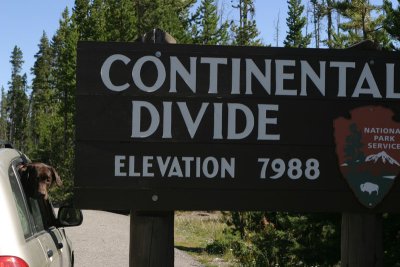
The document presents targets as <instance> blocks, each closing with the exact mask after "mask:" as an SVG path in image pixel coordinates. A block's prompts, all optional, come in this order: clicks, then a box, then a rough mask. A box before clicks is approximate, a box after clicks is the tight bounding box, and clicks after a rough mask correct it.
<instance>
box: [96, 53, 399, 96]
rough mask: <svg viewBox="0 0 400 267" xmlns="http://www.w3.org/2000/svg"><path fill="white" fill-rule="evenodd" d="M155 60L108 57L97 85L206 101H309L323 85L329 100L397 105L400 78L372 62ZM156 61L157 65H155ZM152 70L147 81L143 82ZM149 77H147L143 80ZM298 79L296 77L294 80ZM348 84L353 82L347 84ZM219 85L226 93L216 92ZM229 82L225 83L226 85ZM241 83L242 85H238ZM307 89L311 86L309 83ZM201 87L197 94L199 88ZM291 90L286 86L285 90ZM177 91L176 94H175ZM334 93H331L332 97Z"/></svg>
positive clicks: (391, 66) (392, 69) (388, 66)
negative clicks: (119, 70) (115, 72)
mask: <svg viewBox="0 0 400 267" xmlns="http://www.w3.org/2000/svg"><path fill="white" fill-rule="evenodd" d="M155 54H156V55H155V56H152V55H147V56H142V57H139V58H137V59H136V61H133V60H132V59H131V58H129V57H128V56H126V55H123V54H114V55H111V56H109V57H108V58H107V59H106V60H105V61H104V63H103V64H102V67H101V79H102V82H103V84H104V85H105V87H106V88H107V89H109V90H111V91H116V92H120V91H124V90H127V89H128V88H131V87H132V86H136V88H137V89H138V90H139V91H141V92H145V93H150V94H151V93H154V92H158V91H161V90H162V91H164V92H165V91H166V92H167V93H171V94H176V93H182V91H185V92H188V93H190V94H208V95H219V94H220V95H222V94H223V95H253V94H258V95H265V96H273V95H275V96H305V97H306V96H308V95H309V93H310V90H313V92H314V91H315V92H316V93H317V94H319V96H321V97H325V96H327V95H328V92H327V81H328V78H330V79H329V80H330V81H334V83H335V84H330V86H332V87H333V88H335V90H330V92H329V94H330V95H331V96H334V97H339V98H343V97H350V98H358V97H360V96H369V97H372V98H378V99H379V98H386V99H400V88H396V86H397V87H400V85H399V84H395V76H396V75H395V72H397V75H398V74H400V70H399V66H398V64H397V65H396V64H394V63H384V64H381V65H380V66H382V67H383V68H384V69H382V68H381V67H380V66H379V67H375V68H374V65H375V63H374V61H368V62H365V61H364V62H353V61H318V62H317V63H315V62H313V63H311V62H309V61H307V60H301V59H300V60H291V59H270V58H264V59H258V60H256V61H255V60H253V59H250V58H225V57H222V58H219V57H180V58H178V57H176V56H169V57H166V58H162V56H161V52H160V51H157V52H156V53H155ZM160 58H161V59H160ZM121 64H122V65H124V67H123V69H125V70H127V71H128V73H129V72H130V73H131V75H130V77H125V78H124V81H116V80H113V78H112V75H110V72H111V70H112V69H113V68H114V67H115V66H116V65H119V66H121ZM149 69H151V70H152V72H154V73H153V75H151V77H152V78H151V79H148V78H144V76H146V71H147V72H148V70H149ZM378 71H379V72H382V71H384V73H385V79H384V81H383V82H382V81H379V82H380V83H381V84H379V82H378V80H377V79H375V77H377V76H378V74H377V73H374V72H378ZM147 76H148V75H147ZM297 76H299V77H297ZM178 79H182V80H183V81H184V83H185V84H186V85H185V87H184V88H182V87H179V88H178V86H177V81H178ZM350 79H351V80H352V81H353V80H354V81H353V82H349V81H350ZM221 80H223V83H224V84H229V88H219V85H220V84H221ZM226 80H228V81H226ZM242 80H244V81H242ZM310 82H311V83H312V84H313V85H312V86H311V85H310V84H311V83H310ZM200 83H201V84H202V86H201V88H198V87H199V84H200ZM255 83H259V84H260V85H261V89H257V90H258V91H257V92H255V89H254V85H255ZM290 84H291V86H289V85H290ZM178 91H179V92H178ZM332 91H334V92H332Z"/></svg>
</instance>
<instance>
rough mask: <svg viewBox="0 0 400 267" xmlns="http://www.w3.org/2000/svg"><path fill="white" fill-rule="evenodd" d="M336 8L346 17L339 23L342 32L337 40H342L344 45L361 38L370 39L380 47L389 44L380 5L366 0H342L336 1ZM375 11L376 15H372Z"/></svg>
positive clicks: (353, 42) (358, 40) (356, 41)
mask: <svg viewBox="0 0 400 267" xmlns="http://www.w3.org/2000/svg"><path fill="white" fill-rule="evenodd" d="M336 8H337V10H338V12H339V13H340V14H341V16H343V17H344V18H346V21H345V22H342V23H340V25H339V27H340V29H341V30H342V31H343V33H344V36H340V37H341V38H340V39H339V40H342V41H343V42H344V44H343V45H344V46H349V45H352V44H355V43H358V42H360V41H362V40H372V41H374V42H375V43H377V44H380V45H381V46H382V47H388V46H389V37H388V34H387V32H386V31H385V30H384V29H383V27H382V24H383V20H384V16H383V14H381V8H380V7H378V6H375V5H371V4H370V3H369V1H368V0H352V1H349V0H344V1H341V2H337V3H336ZM375 12H376V13H378V15H377V16H376V17H373V14H374V13H375Z"/></svg>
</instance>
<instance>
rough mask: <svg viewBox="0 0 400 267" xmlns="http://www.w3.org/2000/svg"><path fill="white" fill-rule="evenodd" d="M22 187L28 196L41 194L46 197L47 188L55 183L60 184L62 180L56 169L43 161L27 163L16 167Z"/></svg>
mask: <svg viewBox="0 0 400 267" xmlns="http://www.w3.org/2000/svg"><path fill="white" fill-rule="evenodd" d="M18 172H19V174H20V177H21V183H22V187H23V188H24V190H25V193H26V194H27V195H28V196H31V197H36V196H39V195H42V196H43V197H44V199H46V200H47V199H48V197H49V194H48V191H49V188H50V187H51V186H52V185H53V184H54V183H55V184H56V185H58V186H61V185H62V181H61V178H60V176H59V175H58V173H57V172H56V170H55V169H54V168H53V167H51V166H49V165H46V164H44V163H27V164H22V165H20V166H19V168H18Z"/></svg>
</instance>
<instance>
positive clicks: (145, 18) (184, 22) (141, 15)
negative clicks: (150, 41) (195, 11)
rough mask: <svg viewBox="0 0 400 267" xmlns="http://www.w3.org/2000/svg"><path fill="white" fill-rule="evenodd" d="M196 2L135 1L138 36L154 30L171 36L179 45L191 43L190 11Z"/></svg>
mask: <svg viewBox="0 0 400 267" xmlns="http://www.w3.org/2000/svg"><path fill="white" fill-rule="evenodd" d="M195 2H196V1H195V0H180V1H176V0H134V3H135V10H136V17H137V24H136V25H137V26H136V28H137V31H136V32H137V34H138V36H141V35H143V34H145V33H147V32H149V31H151V30H152V29H154V28H159V29H162V30H164V31H166V32H168V33H169V34H171V35H172V36H173V37H174V38H175V39H176V40H177V42H178V43H189V42H190V40H191V38H190V34H189V32H188V27H189V18H188V16H189V9H190V7H191V6H192V5H193V4H194V3H195Z"/></svg>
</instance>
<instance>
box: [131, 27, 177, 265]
mask: <svg viewBox="0 0 400 267" xmlns="http://www.w3.org/2000/svg"><path fill="white" fill-rule="evenodd" d="M137 41H139V42H142V43H158V44H163V43H169V44H175V43H176V41H175V39H174V38H173V37H172V36H171V35H169V34H168V33H166V32H164V31H162V30H159V29H154V30H153V31H151V32H148V33H146V34H145V35H143V36H142V38H140V39H139V40H137ZM157 197H158V196H157V195H154V196H153V198H154V200H156V198H157ZM130 214H131V221H130V238H129V267H141V266H146V267H159V266H160V267H163V266H165V267H172V266H174V211H164V212H154V211H153V212H146V211H136V210H131V212H130Z"/></svg>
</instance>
